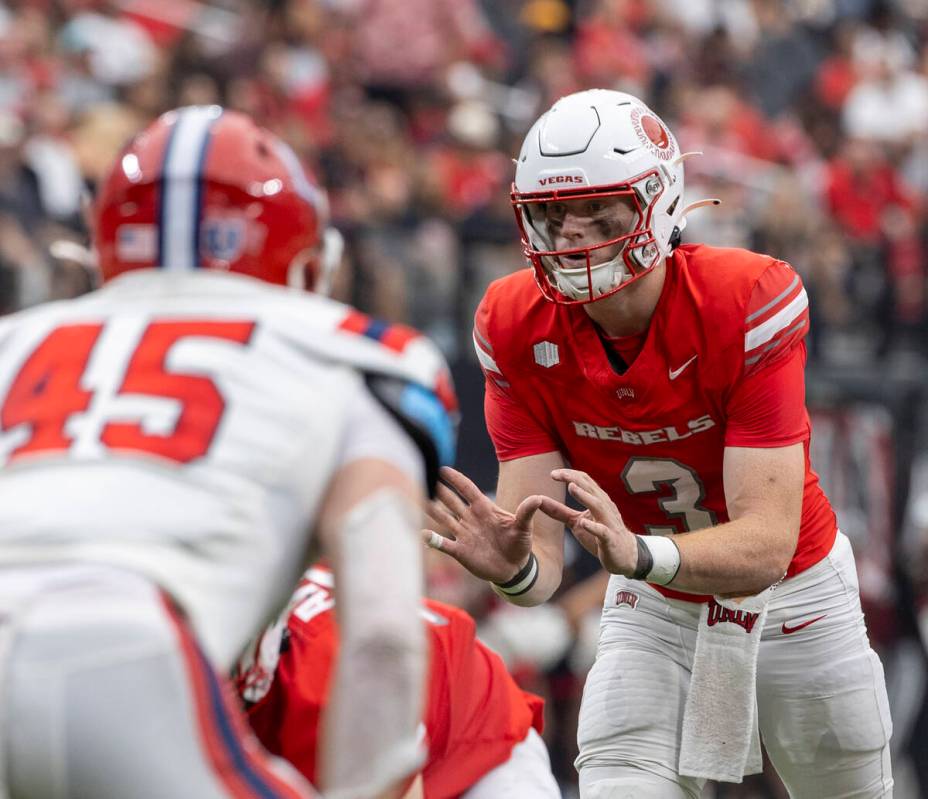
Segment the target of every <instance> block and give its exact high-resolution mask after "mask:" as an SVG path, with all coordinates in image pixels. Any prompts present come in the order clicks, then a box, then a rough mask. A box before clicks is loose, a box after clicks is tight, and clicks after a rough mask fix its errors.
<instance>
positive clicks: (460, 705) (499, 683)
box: [237, 569, 543, 799]
mask: <svg viewBox="0 0 928 799" xmlns="http://www.w3.org/2000/svg"><path fill="white" fill-rule="evenodd" d="M331 588H332V575H331V573H330V572H328V571H326V570H323V569H311V570H310V571H309V572H307V575H306V577H304V579H303V580H302V581H301V582H300V585H299V587H298V588H297V590H296V592H295V593H294V595H293V598H292V600H291V601H290V604H289V606H288V613H289V615H288V616H287V618H286V628H285V631H284V628H281V627H277V628H275V627H273V626H272V627H271V628H269V630H268V631H267V632H266V633H265V634H264V636H263V637H262V639H259V640H258V641H257V642H256V644H255V647H254V649H255V651H254V652H250V653H248V654H246V659H247V661H248V662H244V663H243V667H242V670H241V672H240V674H239V676H238V679H237V682H238V687H239V691H240V693H241V694H242V696H243V697H244V698H245V699H246V700H248V701H253V700H254V699H255V698H256V697H257V696H260V698H259V699H257V701H256V702H255V703H254V704H253V705H251V707H250V708H249V710H248V719H249V722H250V723H251V726H252V727H253V728H254V731H255V733H256V734H257V736H258V738H259V739H260V740H261V742H262V743H263V744H264V746H265V747H266V748H267V749H268V751H270V752H272V753H274V754H276V755H280V756H281V757H283V758H285V759H286V760H289V761H290V762H291V763H292V764H293V765H294V766H296V768H297V769H299V771H300V772H301V773H302V774H303V775H304V776H305V777H306V778H307V779H309V780H310V781H311V782H313V783H314V784H318V783H317V782H316V777H317V773H316V768H317V762H316V754H317V753H316V747H317V744H318V737H319V729H318V728H319V720H320V716H321V714H322V711H323V708H324V707H325V705H326V701H327V697H328V692H329V681H330V679H331V677H332V672H333V667H334V665H335V658H336V655H337V653H338V628H337V626H336V621H335V613H334V610H333V608H334V605H335V602H334V597H333V595H332V591H331ZM422 616H423V618H424V620H425V621H426V622H427V626H428V635H429V649H430V664H429V675H428V686H427V699H426V709H425V714H424V718H423V722H424V724H425V729H426V734H427V742H428V760H427V762H426V765H425V768H424V769H423V772H422V778H423V787H424V791H425V796H426V799H451V797H456V796H459V795H460V794H462V793H463V792H464V791H466V790H467V789H468V788H469V787H470V786H471V785H473V784H474V783H475V782H476V781H477V780H478V779H480V777H482V776H483V775H484V774H486V773H487V772H488V771H490V770H491V769H493V768H495V767H496V766H498V765H499V764H500V763H504V762H505V761H506V760H508V759H509V755H510V753H511V752H512V748H513V747H514V746H515V745H516V744H517V743H519V742H520V741H522V740H523V739H524V738H525V736H526V735H527V734H528V731H529V728H531V727H534V728H535V729H536V730H538V731H539V732H541V730H542V711H543V701H542V699H541V698H540V697H538V696H535V695H534V694H530V693H528V692H525V691H522V690H521V689H520V688H519V687H518V686H517V685H516V683H515V681H514V680H513V679H512V677H511V676H510V675H509V673H508V672H507V671H506V667H505V665H504V664H503V661H502V660H501V659H500V657H499V655H497V654H496V653H494V652H492V651H490V650H489V649H488V648H487V647H486V646H484V645H483V644H482V643H481V642H480V641H478V640H477V639H476V638H475V625H474V621H473V619H472V618H471V617H470V616H469V615H468V614H467V613H465V612H464V611H462V610H459V609H457V608H454V607H451V606H450V605H445V604H442V603H441V602H435V601H433V600H429V599H426V600H424V602H423V607H422Z"/></svg>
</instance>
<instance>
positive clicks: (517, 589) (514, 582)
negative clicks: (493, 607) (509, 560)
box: [493, 552, 538, 596]
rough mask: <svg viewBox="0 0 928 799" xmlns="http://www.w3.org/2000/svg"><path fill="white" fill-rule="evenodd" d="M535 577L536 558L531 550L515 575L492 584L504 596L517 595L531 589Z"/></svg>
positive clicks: (536, 572) (536, 577) (536, 573)
mask: <svg viewBox="0 0 928 799" xmlns="http://www.w3.org/2000/svg"><path fill="white" fill-rule="evenodd" d="M537 579H538V559H537V558H536V557H535V553H534V552H532V553H531V554H530V555H529V556H528V562H527V563H526V564H525V565H524V566H523V567H522V568H521V569H519V571H518V573H517V574H516V576H515V577H513V578H512V579H511V580H507V581H506V582H505V583H493V585H495V586H496V588H497V590H498V591H500V592H501V593H503V594H506V596H519V595H521V594H525V593H528V592H529V591H531V590H532V586H533V585H535V581H536V580H537Z"/></svg>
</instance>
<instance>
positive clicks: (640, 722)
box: [426, 90, 892, 799]
mask: <svg viewBox="0 0 928 799" xmlns="http://www.w3.org/2000/svg"><path fill="white" fill-rule="evenodd" d="M687 155H689V154H687V153H681V152H680V150H679V148H678V146H677V143H676V140H675V139H674V137H673V135H672V134H671V133H670V131H669V130H668V129H667V127H666V126H665V125H664V123H663V122H662V121H661V120H660V119H659V118H658V117H657V116H656V115H655V114H654V113H653V112H652V111H651V110H650V109H649V108H648V107H647V106H646V105H644V104H643V103H642V102H641V101H640V100H638V99H637V98H635V97H633V96H631V95H627V94H623V93H620V92H613V91H603V90H592V91H587V92H581V93H578V94H574V95H570V96H568V97H564V98H562V99H561V100H559V101H558V102H557V103H555V104H554V106H553V107H552V108H551V109H550V110H549V111H548V112H547V113H545V114H544V115H543V116H542V117H541V118H540V119H539V120H538V121H537V122H536V123H535V125H534V126H533V127H532V128H531V130H530V131H529V132H528V135H527V136H526V138H525V142H524V145H523V147H522V151H521V153H520V154H519V157H518V160H517V162H516V176H515V183H514V185H513V189H512V203H513V207H514V209H515V213H516V219H517V221H518V225H519V228H520V230H521V234H522V246H523V249H524V252H525V255H526V257H527V259H528V260H529V262H530V264H531V267H532V268H531V269H527V270H524V271H520V272H517V273H514V274H512V275H509V276H507V277H505V278H502V279H501V280H498V281H496V282H495V283H493V284H492V285H491V286H490V287H489V288H488V290H487V292H486V295H485V296H484V298H483V301H482V302H481V304H480V307H479V309H478V311H477V315H476V323H475V328H474V344H475V347H476V351H477V356H478V358H479V359H480V362H481V364H482V366H483V369H484V372H485V374H486V400H485V411H486V421H487V426H488V429H489V431H490V435H491V437H492V439H493V442H494V445H495V447H496V451H497V455H498V459H499V461H500V465H499V484H498V488H497V493H496V500H495V503H494V502H492V501H490V500H489V499H488V498H487V497H485V496H483V495H482V494H481V493H480V491H479V490H478V489H477V487H476V486H475V485H474V484H473V483H472V482H471V481H470V480H468V479H467V478H466V477H465V476H464V475H462V474H460V473H458V472H456V471H453V470H450V469H448V470H445V471H444V473H443V479H444V481H445V483H446V484H447V485H446V486H442V487H440V489H439V498H438V501H436V502H435V503H433V506H432V510H431V515H432V517H433V521H434V522H435V530H432V531H426V539H427V541H428V542H429V543H430V544H431V545H432V546H434V547H436V548H439V549H443V550H444V551H445V552H447V553H448V554H450V555H451V556H453V557H455V558H457V559H458V560H459V561H460V562H461V563H462V564H464V565H465V566H466V567H467V568H468V569H470V570H471V571H472V572H473V573H474V574H476V575H477V576H479V577H481V578H484V579H487V580H490V581H491V582H492V583H493V584H494V589H495V590H496V592H497V593H499V594H500V595H501V596H503V597H505V598H506V599H508V600H509V601H512V602H515V603H517V604H524V605H531V604H536V603H539V602H543V601H545V600H546V599H548V597H550V596H551V595H552V593H553V592H554V590H555V589H556V588H557V586H558V584H559V582H560V579H561V571H562V562H563V560H562V558H563V556H562V546H563V530H564V525H565V524H566V525H568V526H570V527H571V529H572V530H573V532H574V534H575V535H576V536H577V537H578V538H579V539H580V540H581V542H582V543H583V544H584V545H585V546H586V547H587V548H588V549H589V550H590V551H591V552H593V554H595V555H597V556H598V557H599V559H600V561H601V563H602V565H603V566H604V567H605V568H606V569H607V570H608V571H609V572H611V573H612V577H611V580H610V583H609V588H608V590H607V592H606V597H605V604H604V611H603V616H602V627H601V637H600V644H599V650H598V655H597V660H596V663H595V665H594V666H593V668H592V670H591V673H590V675H589V677H588V679H587V683H586V687H585V692H584V697H583V703H582V707H581V713H580V724H579V744H580V755H579V758H578V760H577V766H578V768H579V770H580V785H581V795H582V796H584V797H590V798H591V799H592V797H619V796H622V797H624V796H634V797H638V798H639V799H640V798H641V797H677V798H680V797H696V796H698V795H699V793H700V790H701V788H702V785H703V784H704V782H705V780H706V779H707V778H709V779H720V780H728V781H735V782H738V781H740V780H741V778H742V776H743V774H745V773H752V772H753V771H755V770H756V769H757V768H758V767H759V741H758V736H757V729H758V726H759V730H760V732H761V733H762V735H763V740H764V744H765V746H766V749H767V751H768V753H769V755H770V758H771V760H772V762H773V764H774V765H775V767H776V769H777V771H778V773H779V774H780V776H781V778H782V779H783V781H784V783H785V784H786V786H787V788H788V789H789V791H790V793H791V795H793V796H797V797H838V796H855V797H876V796H888V795H890V793H891V787H892V776H891V770H890V762H889V738H890V734H891V722H890V719H889V713H888V704H887V701H886V690H885V684H884V678H883V671H882V667H881V664H880V662H879V659H878V658H877V656H876V655H875V653H874V652H873V651H872V650H871V648H870V646H869V642H868V640H867V634H866V629H865V626H864V621H863V617H862V615H861V611H860V602H859V597H858V584H857V575H856V571H855V565H854V558H853V554H852V552H851V549H850V545H849V542H848V540H847V538H846V537H845V536H844V535H842V534H841V533H840V532H839V531H838V530H837V527H836V520H835V516H834V513H833V512H832V509H831V506H830V504H829V502H828V500H827V498H826V497H825V495H824V494H823V492H822V490H821V488H820V486H819V482H818V478H817V476H816V474H815V473H814V472H813V471H812V469H811V468H810V463H809V439H810V426H809V418H808V415H807V413H806V409H805V404H804V382H803V380H804V378H803V372H804V366H805V359H806V347H805V341H804V337H805V335H806V333H807V331H808V323H809V316H808V307H807V306H808V300H807V297H806V292H805V289H804V288H803V286H802V281H801V279H800V277H799V275H797V274H796V272H795V271H793V269H792V268H791V267H790V266H789V265H788V264H786V263H783V262H782V261H778V260H777V259H776V258H773V257H770V256H766V255H759V254H757V253H753V252H748V251H746V250H738V249H720V248H715V247H709V246H705V245H700V244H681V243H680V232H681V230H682V229H683V227H684V225H685V221H686V214H687V213H688V211H690V210H691V209H692V208H693V207H696V206H698V205H701V204H705V203H707V202H708V203H711V202H714V201H702V202H701V203H694V204H693V205H690V206H687V205H685V203H684V199H683V183H684V174H683V162H684V159H685V158H686V157H687ZM565 490H566V492H567V493H569V494H570V496H571V497H572V498H573V499H574V500H576V501H577V502H579V503H580V505H582V506H584V508H585V509H584V510H582V511H577V510H572V509H571V508H569V507H568V506H567V505H565V504H564V500H565ZM539 510H540V511H541V512H540V513H539V512H538V511H539ZM771 587H773V588H771ZM736 597H737V598H736ZM755 708H756V710H755Z"/></svg>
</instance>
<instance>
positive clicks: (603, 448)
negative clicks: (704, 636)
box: [474, 245, 837, 601]
mask: <svg viewBox="0 0 928 799" xmlns="http://www.w3.org/2000/svg"><path fill="white" fill-rule="evenodd" d="M808 326H809V314H808V298H807V296H806V292H805V289H804V288H803V286H802V281H801V280H800V278H799V275H798V274H796V272H794V271H793V269H792V268H791V267H790V266H789V265H788V264H785V263H783V262H782V261H777V260H774V259H773V258H770V257H769V256H764V255H758V254H756V253H752V252H748V251H746V250H736V249H721V248H716V247H708V246H705V245H684V246H682V247H679V248H677V249H676V250H675V251H674V253H673V255H672V256H671V258H670V259H669V260H668V262H667V274H666V278H665V281H664V286H663V289H662V292H661V296H660V299H659V301H658V303H657V307H656V308H655V311H654V316H653V318H652V319H651V324H650V326H649V328H648V331H647V335H646V337H645V338H644V342H643V344H642V345H641V349H640V351H639V352H638V353H637V355H636V357H635V358H634V360H632V362H631V364H630V365H629V366H628V367H627V368H625V369H624V371H623V369H622V367H623V366H624V364H622V363H621V362H620V361H619V362H618V363H617V360H618V358H619V357H620V356H618V355H617V354H616V353H615V351H614V350H613V351H612V352H610V347H609V345H608V344H607V343H606V342H605V341H604V340H603V338H602V337H601V336H600V334H599V332H598V330H597V328H596V326H595V325H594V324H593V322H592V320H591V319H590V318H589V316H587V314H586V312H585V311H584V310H583V308H582V307H581V306H577V305H558V304H556V303H552V302H549V301H547V300H545V299H544V297H542V295H541V292H540V291H539V290H538V287H537V286H536V285H535V282H534V276H533V273H532V271H531V270H528V269H526V270H522V271H519V272H516V273H514V274H512V275H509V276H507V277H505V278H502V279H501V280H498V281H496V282H494V283H493V284H491V285H490V287H489V288H488V289H487V293H486V295H485V296H484V298H483V301H482V302H481V304H480V307H479V308H478V310H477V316H476V325H475V329H474V345H475V347H476V350H477V356H478V358H479V359H480V362H481V365H482V366H483V369H484V372H485V374H486V378H487V381H486V382H487V384H486V402H485V411H486V419H487V428H488V429H489V431H490V436H491V438H492V439H493V442H494V445H495V447H496V451H497V455H498V457H499V459H500V460H512V459H515V458H520V457H525V456H529V455H537V454H540V453H543V452H552V451H559V452H561V453H562V454H563V455H564V456H565V458H566V460H567V461H568V463H570V464H571V466H573V467H574V468H577V469H581V470H583V471H585V472H587V473H589V474H590V476H591V477H593V479H595V480H596V481H597V483H599V485H600V486H602V488H603V489H604V490H605V491H607V492H608V493H609V495H610V497H612V499H613V501H614V502H615V504H616V505H617V506H618V508H619V511H620V512H621V513H622V517H623V518H624V520H625V522H626V524H627V525H628V527H629V529H631V530H632V531H634V532H636V533H640V534H647V533H679V532H685V531H688V530H698V529H700V528H703V527H708V526H710V525H715V524H719V523H722V522H726V521H728V520H729V519H728V513H727V508H726V504H725V492H724V488H723V484H722V460H723V453H724V449H725V447H726V446H743V447H781V446H787V445H789V444H795V443H798V442H804V444H805V452H806V477H805V490H804V496H803V506H802V521H801V527H800V532H799V542H798V545H797V548H796V552H795V554H794V556H793V560H792V562H791V564H790V567H789V571H788V572H787V575H788V576H792V575H794V574H797V573H798V572H801V571H803V570H804V569H806V568H808V567H809V566H812V565H813V564H815V563H817V562H818V561H819V560H821V558H823V557H824V556H825V555H826V554H827V553H828V551H829V550H830V549H831V546H832V544H833V543H834V539H835V534H836V530H837V528H836V522H835V516H834V513H833V511H832V509H831V505H830V504H829V502H828V499H827V498H826V497H825V495H824V493H823V492H822V490H821V487H820V486H819V482H818V477H817V475H816V474H815V472H814V471H812V468H811V465H810V462H809V438H810V434H811V427H810V424H809V416H808V413H807V412H806V408H805V386H804V375H803V372H804V368H805V342H804V337H805V335H806V332H807V331H808ZM655 587H656V588H658V589H659V590H661V591H662V593H664V594H666V595H668V596H673V597H677V598H680V599H689V600H695V601H699V600H700V599H704V598H701V597H698V596H696V595H693V594H684V593H681V592H677V591H673V590H671V589H668V588H664V587H662V586H655Z"/></svg>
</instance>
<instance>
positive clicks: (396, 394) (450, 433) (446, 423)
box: [364, 372, 457, 497]
mask: <svg viewBox="0 0 928 799" xmlns="http://www.w3.org/2000/svg"><path fill="white" fill-rule="evenodd" d="M364 378H365V381H366V383H367V387H368V389H369V390H370V392H371V394H373V395H374V397H376V399H377V401H378V402H380V404H381V405H382V406H383V407H384V408H385V409H386V410H387V412H388V413H389V414H390V415H391V416H392V417H393V418H394V419H395V420H396V421H397V422H398V423H399V425H400V427H402V428H403V429H404V430H405V431H406V432H407V433H408V434H409V437H410V438H412V440H413V441H414V442H415V444H416V446H417V447H418V448H419V450H420V451H421V452H422V457H423V459H424V461H425V477H426V485H427V487H428V491H429V496H430V497H431V496H434V493H435V486H436V485H437V483H438V470H439V468H440V467H442V466H450V465H451V464H452V463H454V455H455V447H456V442H457V413H456V411H455V409H454V408H453V407H449V406H448V402H447V399H443V398H442V396H441V394H442V393H443V392H442V391H441V390H440V389H438V390H432V389H429V388H426V387H425V386H423V385H422V384H421V383H417V382H415V381H412V380H408V379H405V378H403V377H400V376H397V375H392V374H384V373H374V372H367V373H365V375H364Z"/></svg>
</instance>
